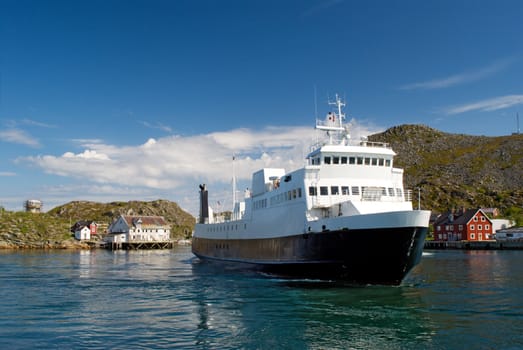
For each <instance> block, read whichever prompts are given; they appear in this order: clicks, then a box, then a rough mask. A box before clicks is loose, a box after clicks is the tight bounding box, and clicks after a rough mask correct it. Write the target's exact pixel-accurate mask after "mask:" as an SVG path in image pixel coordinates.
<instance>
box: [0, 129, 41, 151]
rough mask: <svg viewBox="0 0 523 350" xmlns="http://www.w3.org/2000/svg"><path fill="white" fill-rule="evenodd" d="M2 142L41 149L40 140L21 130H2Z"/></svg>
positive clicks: (0, 137)
mask: <svg viewBox="0 0 523 350" xmlns="http://www.w3.org/2000/svg"><path fill="white" fill-rule="evenodd" d="M0 141H4V142H10V143H17V144H21V145H26V146H30V147H40V142H39V141H38V139H36V138H34V137H32V136H31V135H29V134H28V133H26V132H25V131H23V130H20V129H9V130H0Z"/></svg>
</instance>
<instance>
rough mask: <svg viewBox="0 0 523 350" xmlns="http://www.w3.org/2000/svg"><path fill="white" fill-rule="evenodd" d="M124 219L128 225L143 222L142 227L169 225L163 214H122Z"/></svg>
mask: <svg viewBox="0 0 523 350" xmlns="http://www.w3.org/2000/svg"><path fill="white" fill-rule="evenodd" d="M122 218H123V220H124V221H125V223H126V224H127V226H129V227H132V226H136V225H137V224H139V223H140V224H141V225H142V227H144V228H145V227H159V226H169V224H168V223H167V221H165V219H164V218H163V216H132V215H122Z"/></svg>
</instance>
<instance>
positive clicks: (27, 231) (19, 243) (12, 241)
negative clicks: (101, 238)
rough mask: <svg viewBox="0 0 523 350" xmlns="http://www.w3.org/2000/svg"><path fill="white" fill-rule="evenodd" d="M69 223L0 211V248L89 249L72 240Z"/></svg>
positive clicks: (21, 213)
mask: <svg viewBox="0 0 523 350" xmlns="http://www.w3.org/2000/svg"><path fill="white" fill-rule="evenodd" d="M69 228H70V226H69V221H68V220H66V219H61V218H56V217H52V216H50V215H47V214H45V213H42V214H33V213H25V212H9V211H5V210H3V209H0V249H1V248H80V249H83V248H89V246H88V245H87V244H85V243H81V242H78V241H76V240H75V239H74V237H73V236H72V234H71V232H70V231H69Z"/></svg>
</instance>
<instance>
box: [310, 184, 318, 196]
mask: <svg viewBox="0 0 523 350" xmlns="http://www.w3.org/2000/svg"><path fill="white" fill-rule="evenodd" d="M317 195H318V189H317V188H316V187H314V186H309V196H317Z"/></svg>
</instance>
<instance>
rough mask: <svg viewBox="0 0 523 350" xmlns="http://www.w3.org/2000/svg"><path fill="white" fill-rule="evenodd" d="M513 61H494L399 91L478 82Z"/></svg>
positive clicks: (405, 86)
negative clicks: (475, 68)
mask: <svg viewBox="0 0 523 350" xmlns="http://www.w3.org/2000/svg"><path fill="white" fill-rule="evenodd" d="M514 61H515V59H514V58H509V59H505V60H500V61H496V62H494V63H493V64H491V65H489V66H487V67H483V68H480V69H478V70H476V71H471V72H464V73H459V74H454V75H451V76H448V77H444V78H437V79H433V80H428V81H423V82H418V83H412V84H407V85H404V86H402V87H400V89H401V90H418V89H421V90H428V89H442V88H447V87H451V86H454V85H460V84H465V83H469V82H473V81H478V80H481V79H484V78H487V77H489V76H491V75H493V74H495V73H497V72H499V71H502V70H503V69H505V68H507V67H508V66H509V65H511V64H512V63H513V62H514Z"/></svg>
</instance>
